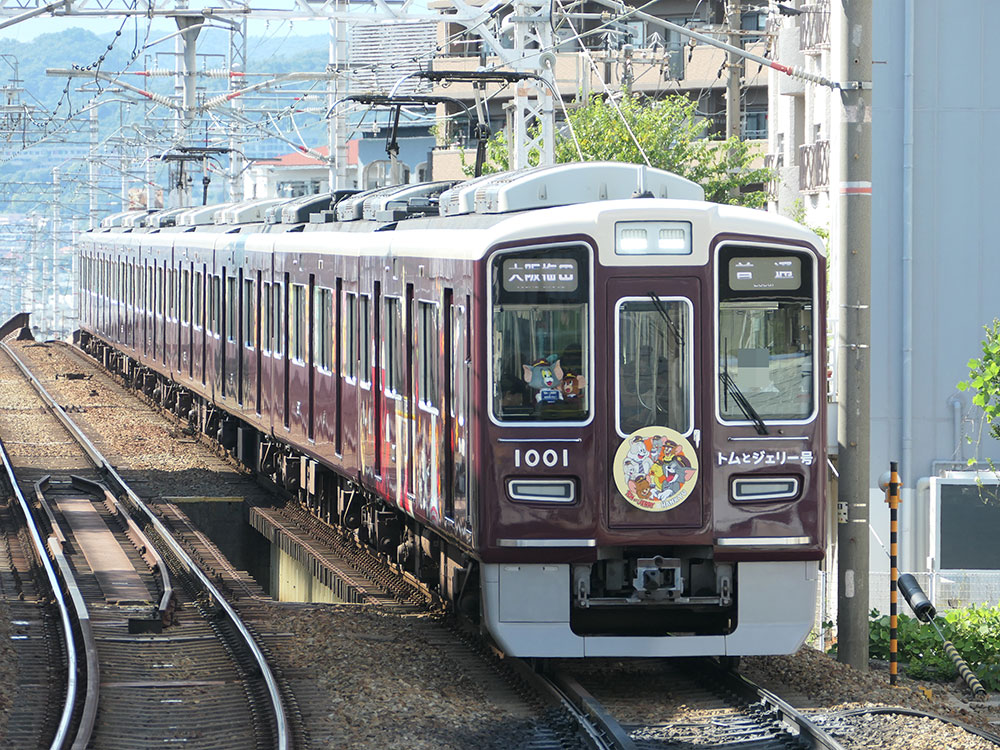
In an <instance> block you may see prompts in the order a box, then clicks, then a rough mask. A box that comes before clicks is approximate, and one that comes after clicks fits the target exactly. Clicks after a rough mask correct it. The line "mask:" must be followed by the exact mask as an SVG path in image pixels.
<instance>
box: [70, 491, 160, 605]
mask: <svg viewBox="0 0 1000 750" xmlns="http://www.w3.org/2000/svg"><path fill="white" fill-rule="evenodd" d="M70 480H72V482H73V486H74V487H76V488H77V489H83V490H85V491H86V492H91V493H93V494H95V495H103V496H104V500H105V503H106V504H107V505H109V506H113V507H114V508H115V510H116V511H117V512H118V515H119V516H120V518H121V520H123V521H124V522H125V524H126V526H127V527H128V533H129V534H131V535H132V536H133V537H135V540H137V541H138V542H139V543H138V544H136V547H139V548H141V549H142V551H141V553H140V554H141V555H142V557H143V558H144V559H145V560H146V562H147V563H149V564H151V566H153V567H155V568H156V570H157V572H158V573H159V575H160V588H161V589H162V590H163V593H162V594H161V595H160V604H159V605H158V606H157V612H158V613H159V615H160V620H161V621H164V620H165V618H166V614H167V611H168V610H169V609H170V606H171V600H172V599H173V597H174V587H173V584H171V583H170V570H169V569H168V568H167V564H166V563H165V562H164V561H163V557H162V556H161V555H160V553H159V552H157V551H156V548H155V547H154V546H153V544H152V543H151V542H150V540H149V537H148V536H146V533H145V532H144V531H143V530H142V529H141V528H139V524H137V523H136V522H135V520H134V519H133V518H132V516H131V515H129V513H128V511H127V510H126V508H125V507H124V504H123V503H122V502H121V500H119V499H118V498H117V497H116V496H115V493H113V492H112V491H111V490H109V489H108V488H107V487H105V486H104V485H103V484H101V483H100V482H92V481H91V480H89V479H87V478H86V477H79V476H75V475H72V476H70ZM163 624H164V625H165V624H166V622H164V623H163Z"/></svg>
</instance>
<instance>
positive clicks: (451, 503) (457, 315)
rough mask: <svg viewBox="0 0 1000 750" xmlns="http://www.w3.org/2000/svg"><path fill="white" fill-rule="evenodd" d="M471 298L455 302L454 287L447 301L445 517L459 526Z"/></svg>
mask: <svg viewBox="0 0 1000 750" xmlns="http://www.w3.org/2000/svg"><path fill="white" fill-rule="evenodd" d="M468 309H469V303H468V298H467V297H466V298H464V299H463V300H462V303H461V304H458V303H456V301H455V299H454V295H453V294H452V290H451V289H446V290H445V304H444V326H445V327H444V372H445V383H444V401H445V407H444V416H445V423H444V424H445V428H444V433H445V434H444V449H445V462H444V509H443V513H444V517H445V518H446V519H448V520H450V521H453V522H454V524H455V526H456V527H457V528H460V529H468V528H471V524H470V521H471V519H470V517H469V471H468V461H469V450H470V448H471V445H470V443H469V388H470V381H469V377H470V371H471V365H472V357H471V352H470V350H469V345H470V343H471V340H470V337H469V333H468Z"/></svg>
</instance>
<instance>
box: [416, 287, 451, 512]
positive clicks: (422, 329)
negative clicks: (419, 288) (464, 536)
mask: <svg viewBox="0 0 1000 750" xmlns="http://www.w3.org/2000/svg"><path fill="white" fill-rule="evenodd" d="M413 309H415V312H416V315H415V320H414V323H415V325H413V326H411V331H412V333H411V336H412V337H413V338H412V339H411V346H412V347H413V353H414V356H413V357H412V358H411V361H412V363H413V368H412V369H413V374H412V377H413V380H414V389H413V395H414V396H415V398H414V399H413V402H415V406H416V408H415V409H413V417H414V418H413V420H412V421H413V429H412V438H413V439H414V441H415V442H414V443H413V446H412V450H411V454H412V460H413V469H412V479H413V485H411V486H412V487H413V494H414V495H415V496H416V501H417V507H418V508H419V509H420V513H421V514H422V515H424V516H425V517H427V518H430V519H431V520H433V521H436V522H440V521H441V515H442V507H441V501H442V492H441V479H442V465H443V464H444V459H445V453H446V452H447V451H446V449H445V444H446V442H447V438H446V435H445V432H444V427H445V425H444V419H443V418H442V407H443V406H444V403H443V402H444V399H443V398H442V396H443V394H442V385H443V383H442V377H441V375H442V369H443V368H442V357H443V356H444V354H445V347H444V342H443V341H442V336H443V331H442V326H441V305H440V304H439V303H438V302H437V301H436V300H433V301H431V300H422V299H418V300H417V301H416V305H415V308H413Z"/></svg>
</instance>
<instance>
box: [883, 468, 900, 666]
mask: <svg viewBox="0 0 1000 750" xmlns="http://www.w3.org/2000/svg"><path fill="white" fill-rule="evenodd" d="M886 502H888V503H889V684H890V685H895V684H896V680H897V678H898V676H899V672H898V670H899V664H898V656H897V651H896V639H897V636H898V630H897V628H898V626H899V621H898V619H897V613H898V609H899V608H898V601H897V596H896V590H897V581H898V579H899V570H898V569H897V567H896V561H897V559H898V555H899V550H898V544H899V464H898V463H897V462H896V461H890V462H889V490H888V492H887V493H886Z"/></svg>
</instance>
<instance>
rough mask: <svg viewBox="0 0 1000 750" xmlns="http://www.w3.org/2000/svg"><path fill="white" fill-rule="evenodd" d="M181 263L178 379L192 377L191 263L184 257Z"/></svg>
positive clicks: (178, 301)
mask: <svg viewBox="0 0 1000 750" xmlns="http://www.w3.org/2000/svg"><path fill="white" fill-rule="evenodd" d="M179 265H180V270H181V273H180V280H179V281H178V284H179V285H180V288H179V291H178V295H179V297H178V300H177V303H178V305H177V306H178V311H177V312H178V315H177V317H178V325H177V369H178V379H179V378H181V377H187V378H190V377H191V367H192V363H191V359H192V358H191V348H192V346H191V263H190V262H189V261H188V260H186V259H184V260H181V261H180V262H179Z"/></svg>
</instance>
